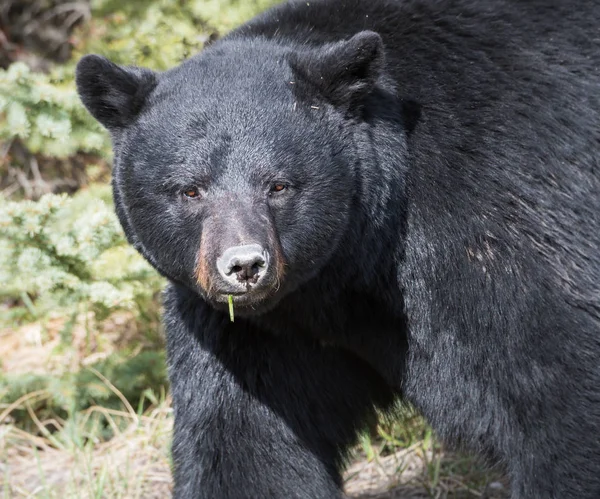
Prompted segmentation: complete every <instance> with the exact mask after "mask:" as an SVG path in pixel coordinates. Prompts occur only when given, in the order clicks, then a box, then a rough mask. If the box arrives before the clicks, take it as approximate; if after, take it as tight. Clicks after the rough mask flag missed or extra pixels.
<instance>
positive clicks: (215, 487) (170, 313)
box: [77, 0, 600, 499]
mask: <svg viewBox="0 0 600 499" xmlns="http://www.w3.org/2000/svg"><path fill="white" fill-rule="evenodd" d="M77 85H78V90H79V93H80V96H81V99H82V101H83V103H84V104H85V106H86V107H87V108H88V110H89V111H90V112H91V113H92V115H93V116H95V117H96V118H97V119H98V120H99V121H100V122H101V123H102V124H103V125H104V126H105V127H106V128H107V129H108V130H109V131H110V133H111V136H112V140H113V144H114V181H113V185H114V197H115V203H116V210H117V212H118V215H119V218H120V220H121V223H122V224H123V227H124V229H125V232H126V234H127V236H128V238H129V241H130V242H131V243H132V244H133V245H134V246H135V247H136V248H137V249H138V250H139V251H140V252H141V253H142V255H144V256H145V257H146V258H147V259H148V260H149V261H150V262H151V263H152V265H154V266H155V267H156V269H158V271H160V272H161V273H162V274H163V275H164V276H166V277H167V278H168V279H169V281H170V285H169V287H168V289H167V291H166V294H165V308H166V318H165V323H166V330H167V341H168V361H169V372H170V379H171V383H172V393H173V403H174V410H175V430H174V442H173V460H174V477H175V488H174V494H175V496H176V497H178V498H199V497H202V498H242V497H248V498H268V497H281V498H292V497H295V498H310V499H315V498H333V497H342V496H343V491H342V483H341V474H340V470H341V468H342V467H343V463H344V459H345V456H346V453H347V450H348V449H349V447H350V446H351V445H352V444H353V442H354V441H355V438H356V435H357V432H359V431H360V430H361V428H363V427H364V426H365V424H366V423H367V422H368V421H371V420H372V418H373V417H374V415H375V414H376V413H377V412H378V411H388V410H392V409H393V407H394V405H395V403H396V401H397V400H399V399H402V400H407V401H410V402H411V403H412V404H413V405H414V406H415V407H416V408H418V410H420V411H421V412H422V413H423V414H424V415H425V416H426V417H427V418H428V420H429V422H430V423H431V424H432V426H433V427H434V428H435V430H436V431H437V432H438V433H439V435H440V436H441V437H442V438H444V439H445V440H446V441H447V442H449V443H450V444H453V445H460V446H464V447H466V448H469V449H472V450H474V451H476V452H479V453H480V454H481V455H483V456H485V457H486V458H488V459H489V460H490V461H491V462H496V463H500V464H501V465H504V466H505V467H506V470H507V473H508V474H509V476H510V477H511V481H512V496H513V498H534V499H540V498H542V499H545V498H555V499H567V498H577V499H586V498H589V499H591V498H594V499H597V498H599V497H600V0H581V1H580V2H577V3H576V4H573V3H572V2H570V1H568V0H477V1H475V0H397V1H396V0H369V1H362V0H310V1H306V0H301V1H292V2H289V3H285V4H282V5H280V6H278V7H275V8H273V9H272V10H269V11H267V12H266V13H264V14H262V15H260V16H258V17H256V18H255V19H253V20H251V21H250V22H249V23H247V24H245V25H243V26H242V27H240V28H239V29H237V30H236V31H234V32H232V33H231V34H230V35H228V36H226V37H225V38H224V39H222V40H221V41H218V42H216V43H214V44H213V45H211V46H210V47H208V48H206V49H205V50H204V51H203V52H202V53H201V54H199V55H198V56H196V57H193V58H191V59H190V60H187V61H185V62H184V63H183V64H181V65H180V66H178V67H176V68H174V69H172V70H169V71H166V72H164V73H154V72H152V71H150V70H147V69H141V68H136V67H120V66H117V65H115V64H113V63H111V62H109V61H108V60H106V59H104V58H102V57H99V56H95V55H89V56H86V57H84V58H83V59H82V60H81V61H80V62H79V65H78V67H77ZM230 300H231V302H232V305H233V312H234V318H233V319H234V320H233V322H232V321H231V319H230V316H229V301H230Z"/></svg>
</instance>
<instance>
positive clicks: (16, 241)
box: [0, 187, 161, 318]
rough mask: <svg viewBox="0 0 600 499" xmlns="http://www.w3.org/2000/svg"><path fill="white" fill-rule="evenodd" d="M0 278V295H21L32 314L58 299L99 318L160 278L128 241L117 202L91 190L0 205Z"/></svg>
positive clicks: (136, 299) (147, 292) (145, 293)
mask: <svg viewBox="0 0 600 499" xmlns="http://www.w3.org/2000/svg"><path fill="white" fill-rule="evenodd" d="M98 191H99V192H100V193H102V192H104V194H105V195H106V194H108V188H107V187H104V188H99V189H98ZM0 280H1V281H2V282H3V283H5V284H4V286H3V287H2V289H1V290H0V297H1V296H2V295H4V296H12V297H19V298H21V299H23V300H24V301H25V303H24V306H26V307H28V308H30V310H29V312H30V315H32V316H33V317H31V318H38V317H40V316H42V315H43V314H44V313H45V312H47V311H49V310H53V311H56V308H57V307H62V308H63V309H64V310H65V312H66V313H69V315H70V313H71V312H72V311H82V310H93V311H94V312H95V313H96V317H97V318H102V317H105V316H107V315H108V313H110V312H113V311H115V310H119V309H121V310H122V309H127V310H132V309H135V308H136V305H142V304H147V301H148V299H150V298H151V297H152V295H153V294H154V293H156V292H157V291H158V289H159V288H160V283H161V281H160V279H159V278H158V277H157V275H156V273H155V272H154V271H153V270H152V268H151V267H150V266H149V265H148V264H147V263H146V262H145V261H144V260H143V259H142V258H141V257H140V256H138V255H137V254H136V253H135V251H134V250H133V249H132V248H131V247H130V246H129V245H128V244H127V242H126V240H125V238H124V236H123V233H122V231H121V228H120V226H119V224H118V221H117V218H116V216H115V214H114V212H113V209H112V207H111V206H110V205H109V204H107V203H106V202H105V201H104V200H102V199H101V197H99V195H98V194H97V195H96V197H94V196H90V194H89V193H88V192H86V191H84V192H82V193H79V194H78V195H76V196H74V197H72V198H68V197H67V196H65V195H52V194H51V195H46V196H44V197H42V198H41V199H40V200H39V201H37V202H34V201H21V202H6V203H4V204H3V205H2V206H0ZM28 299H29V302H28ZM33 302H35V305H34V304H33ZM0 318H1V316H0Z"/></svg>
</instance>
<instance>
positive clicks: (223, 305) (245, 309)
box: [211, 287, 281, 316]
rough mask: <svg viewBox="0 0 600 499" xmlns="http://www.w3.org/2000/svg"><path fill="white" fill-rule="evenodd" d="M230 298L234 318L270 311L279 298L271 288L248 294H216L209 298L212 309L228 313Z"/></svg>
mask: <svg viewBox="0 0 600 499" xmlns="http://www.w3.org/2000/svg"><path fill="white" fill-rule="evenodd" d="M230 296H231V301H232V306H233V310H234V314H235V316H238V315H239V316H250V315H257V314H261V313H264V312H266V311H268V310H270V309H272V308H273V307H274V306H275V305H276V304H277V303H278V302H279V298H281V297H280V296H279V293H278V289H277V288H272V287H268V288H263V289H260V290H251V291H248V292H239V291H238V292H232V293H225V292H218V293H215V294H213V295H212V297H211V302H212V305H213V307H214V308H216V309H217V310H221V311H223V312H227V313H229V309H230V305H229V299H230V298H229V297H230Z"/></svg>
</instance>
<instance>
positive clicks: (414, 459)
mask: <svg viewBox="0 0 600 499" xmlns="http://www.w3.org/2000/svg"><path fill="white" fill-rule="evenodd" d="M45 326H46V327H45V328H42V327H41V325H40V324H35V323H34V324H28V325H26V326H23V327H21V328H16V329H4V330H2V331H0V358H1V359H2V366H1V370H2V371H3V372H4V373H7V372H11V373H18V372H36V373H42V372H43V371H44V369H49V370H55V369H57V368H58V367H59V366H60V365H61V364H63V365H64V364H65V363H66V360H65V358H64V357H62V358H61V357H60V356H58V355H57V345H58V344H59V342H60V338H59V331H60V330H61V329H62V326H63V324H62V320H61V319H59V318H55V319H53V320H51V321H49V322H48V323H47V324H46V325H45ZM133 327H134V326H133V324H132V322H131V321H130V320H129V317H128V316H127V315H126V314H115V315H113V316H112V317H111V318H110V320H107V321H106V323H105V325H104V329H103V331H102V335H103V337H104V338H108V339H112V344H113V345H118V343H119V341H124V340H123V335H124V334H125V336H127V338H126V341H128V342H131V341H132V340H131V336H132V335H135V331H134V330H133ZM124 331H125V332H126V333H123V332H124ZM87 339H89V338H86V335H85V331H83V330H82V329H81V330H79V329H76V330H75V331H74V332H73V342H74V343H73V346H74V348H77V347H78V346H79V347H80V348H81V349H82V350H83V345H84V343H85V341H86V340H87ZM109 351H110V348H107V349H106V350H105V352H104V354H108V353H109ZM104 354H103V353H95V354H92V355H93V357H89V356H88V357H85V358H82V359H80V361H79V362H80V363H81V364H84V365H85V364H86V363H89V362H91V361H93V360H95V359H96V358H97V357H98V356H99V355H100V356H101V355H104ZM99 382H101V383H103V384H104V385H105V386H106V387H107V389H109V390H113V391H117V390H116V388H115V387H114V385H113V384H112V383H111V382H110V380H108V379H99ZM117 392H118V391H117ZM46 396H48V394H47V393H45V392H44V390H39V391H37V392H35V391H34V392H31V393H27V394H25V395H24V396H22V397H21V398H20V399H19V400H17V401H15V402H14V403H12V404H7V403H5V402H2V400H1V397H0V493H1V494H2V497H4V498H19V497H29V498H57V499H63V498H65V499H69V498H92V497H94V498H105V497H107V498H123V499H130V498H144V499H154V498H156V499H159V498H164V497H168V496H169V492H170V490H171V473H170V456H169V443H170V438H171V431H172V423H173V420H172V410H171V407H170V400H169V397H168V396H165V397H164V398H162V399H160V400H157V401H156V403H153V404H152V405H151V406H150V407H148V408H146V409H145V410H143V411H140V410H139V409H137V408H134V407H132V406H131V404H130V403H129V402H128V401H127V400H126V399H125V398H124V397H123V399H122V401H123V404H122V407H121V408H120V409H118V410H115V409H113V408H107V407H102V406H101V405H97V406H93V407H90V408H89V409H86V410H85V411H81V412H80V413H77V414H76V415H75V416H74V417H73V418H72V419H71V420H69V421H65V420H62V419H61V418H59V417H53V418H50V417H49V418H46V419H43V418H41V417H38V416H37V415H36V413H35V411H34V410H33V407H35V403H36V401H39V400H42V399H43V398H44V397H46ZM16 411H20V418H21V421H22V420H23V415H24V414H28V416H29V418H30V422H31V427H30V429H29V430H28V431H24V430H23V429H22V425H16V424H15V416H16V415H17V412H16ZM96 416H100V418H101V419H102V420H103V421H105V425H106V424H107V425H108V426H109V427H110V428H112V429H113V436H112V438H110V439H106V438H102V437H101V436H100V434H99V433H94V432H90V430H89V425H87V426H86V422H87V421H89V420H90V419H92V418H94V417H96ZM84 428H87V429H85V430H84ZM345 479H346V487H345V488H346V492H347V494H348V496H349V497H350V498H352V499H425V498H460V499H463V498H464V499H466V498H484V499H505V498H507V497H508V489H507V487H506V482H505V481H504V480H503V478H502V476H501V474H500V473H499V472H498V471H496V470H490V469H487V468H486V467H484V466H482V465H481V464H480V463H478V461H477V460H476V459H474V458H473V457H470V456H466V455H461V454H456V453H450V452H448V451H446V450H444V449H443V447H442V446H441V444H440V443H439V442H438V441H437V440H436V439H435V437H434V436H433V435H432V432H431V430H430V429H429V427H428V426H427V425H426V424H425V423H424V422H423V420H422V419H421V418H420V417H419V416H418V415H416V414H414V413H413V412H412V411H410V410H408V409H407V410H403V411H402V412H401V414H400V416H399V419H398V420H395V421H392V422H385V423H381V424H380V425H379V427H378V428H377V429H374V430H373V432H372V435H370V436H368V435H365V436H363V438H362V439H361V442H360V444H359V445H358V446H357V447H356V449H355V452H354V458H353V460H352V461H351V463H350V466H349V467H348V470H347V471H346V474H345Z"/></svg>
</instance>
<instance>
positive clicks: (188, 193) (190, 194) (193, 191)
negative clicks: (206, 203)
mask: <svg viewBox="0 0 600 499" xmlns="http://www.w3.org/2000/svg"><path fill="white" fill-rule="evenodd" d="M183 195H184V196H185V197H186V198H190V199H194V198H198V197H200V192H199V190H198V188H197V187H188V188H187V189H185V190H184V191H183Z"/></svg>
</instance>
